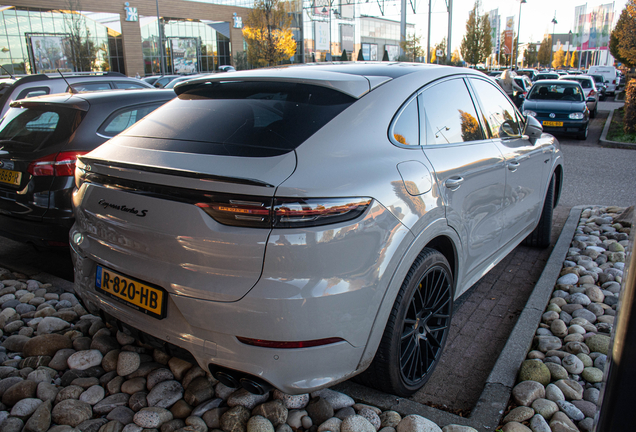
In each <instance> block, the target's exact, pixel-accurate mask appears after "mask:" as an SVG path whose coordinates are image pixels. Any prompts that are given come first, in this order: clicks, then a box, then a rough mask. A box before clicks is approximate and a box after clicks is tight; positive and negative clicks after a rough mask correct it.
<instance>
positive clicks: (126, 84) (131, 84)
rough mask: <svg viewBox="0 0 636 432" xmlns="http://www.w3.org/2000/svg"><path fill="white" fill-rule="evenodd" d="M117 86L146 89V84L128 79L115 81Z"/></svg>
mask: <svg viewBox="0 0 636 432" xmlns="http://www.w3.org/2000/svg"><path fill="white" fill-rule="evenodd" d="M115 87H116V88H118V89H145V88H148V87H146V86H145V85H141V84H138V83H134V82H127V81H115Z"/></svg>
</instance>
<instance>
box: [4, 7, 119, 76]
mask: <svg viewBox="0 0 636 432" xmlns="http://www.w3.org/2000/svg"><path fill="white" fill-rule="evenodd" d="M74 29H79V32H80V34H81V36H82V38H83V40H84V41H87V42H88V44H90V46H92V47H93V50H92V51H93V52H94V53H95V55H94V57H91V58H86V55H85V53H86V50H85V49H80V48H81V47H80V48H78V47H77V46H76V44H74V43H73V41H72V35H73V34H74ZM75 33H76V32H75ZM86 64H91V66H92V68H91V69H92V70H97V71H116V72H125V71H123V49H122V43H121V33H118V32H116V31H114V30H112V29H110V28H108V27H106V26H105V25H103V24H100V23H99V22H97V21H95V20H93V19H90V18H88V17H86V16H84V15H82V14H81V13H77V12H75V13H69V12H67V13H65V12H61V11H51V10H43V9H39V8H31V7H24V8H20V7H15V6H0V65H2V67H3V68H4V69H5V70H4V71H3V73H7V72H10V73H12V74H26V73H40V72H54V71H55V70H56V69H58V68H59V69H60V70H62V71H73V70H78V69H79V68H80V66H81V65H86Z"/></svg>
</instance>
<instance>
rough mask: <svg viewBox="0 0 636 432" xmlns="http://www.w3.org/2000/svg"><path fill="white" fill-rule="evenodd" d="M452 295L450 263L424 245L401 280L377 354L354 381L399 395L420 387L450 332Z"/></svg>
mask: <svg viewBox="0 0 636 432" xmlns="http://www.w3.org/2000/svg"><path fill="white" fill-rule="evenodd" d="M453 293H454V289H453V276H452V273H451V270H450V266H449V265H448V261H446V258H444V255H442V254H441V253H439V252H438V251H436V250H433V249H428V248H426V249H424V250H423V251H422V252H420V254H419V255H418V257H417V259H416V260H415V262H414V263H413V265H412V266H411V269H410V270H409V272H408V274H407V276H406V278H405V279H404V282H403V283H402V287H401V288H400V292H399V293H398V295H397V298H396V300H395V303H394V304H393V309H392V310H391V315H390V316H389V319H388V322H387V324H386V327H385V329H384V334H383V336H382V341H381V342H380V346H379V347H378V351H377V352H376V354H375V358H374V359H373V362H372V363H371V365H370V366H369V368H368V369H367V370H366V371H365V372H363V373H362V374H361V375H360V376H359V378H358V381H359V382H361V383H362V384H364V385H367V386H369V387H374V388H376V389H378V390H381V391H384V392H385V393H390V394H394V395H398V396H403V397H407V396H410V395H412V394H413V393H415V392H416V391H418V390H419V389H420V388H422V387H423V386H424V384H426V381H428V379H429V378H430V376H431V374H432V372H433V369H434V368H435V366H436V365H437V363H438V362H439V359H440V357H441V356H442V351H443V348H444V345H445V344H446V339H447V337H448V333H449V332H450V322H451V316H452V313H453Z"/></svg>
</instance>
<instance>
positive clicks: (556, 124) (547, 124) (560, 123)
mask: <svg viewBox="0 0 636 432" xmlns="http://www.w3.org/2000/svg"><path fill="white" fill-rule="evenodd" d="M543 126H563V122H553V121H544V122H543Z"/></svg>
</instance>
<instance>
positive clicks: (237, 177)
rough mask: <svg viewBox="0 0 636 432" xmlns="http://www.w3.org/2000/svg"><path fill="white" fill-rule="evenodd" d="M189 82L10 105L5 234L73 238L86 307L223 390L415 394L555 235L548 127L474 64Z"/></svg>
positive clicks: (297, 69)
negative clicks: (486, 294) (488, 288)
mask: <svg viewBox="0 0 636 432" xmlns="http://www.w3.org/2000/svg"><path fill="white" fill-rule="evenodd" d="M189 78H190V79H189V80H187V82H183V83H179V84H178V85H176V86H175V88H174V90H144V91H130V90H128V91H111V92H93V93H78V94H58V95H51V96H41V97H34V98H28V99H20V100H15V101H13V102H11V104H10V108H9V109H8V111H7V114H6V115H5V117H4V118H3V119H2V121H1V122H0V164H1V165H0V198H1V199H0V233H1V234H3V235H5V236H8V237H14V238H18V239H20V240H23V241H30V242H33V243H35V244H41V245H48V246H51V245H62V244H64V243H65V239H70V245H71V254H72V257H73V262H74V266H75V284H76V285H75V287H76V292H77V294H78V295H79V296H80V297H81V298H82V300H83V303H84V305H85V306H86V308H87V309H88V310H89V311H90V312H91V313H94V314H100V315H101V316H102V317H104V319H106V320H107V321H112V322H113V323H115V324H116V325H118V327H119V328H122V329H127V331H130V332H131V333H132V334H134V335H137V336H138V337H139V338H141V339H142V340H143V341H144V342H145V343H148V344H150V345H152V346H156V347H160V348H166V347H167V348H168V349H169V350H170V352H172V353H173V354H174V355H178V356H181V357H184V358H188V359H189V360H191V361H196V362H197V363H198V364H199V365H200V366H201V367H202V368H205V369H207V370H209V371H210V372H211V373H212V374H213V375H214V376H215V377H216V378H217V379H219V380H220V381H221V382H223V383H224V384H226V385H228V386H232V387H238V386H241V387H243V388H245V389H247V390H249V391H251V392H253V393H265V392H266V391H267V390H268V389H269V388H271V387H276V388H278V389H281V390H283V391H285V392H287V393H290V394H299V393H307V392H310V391H313V390H316V389H320V388H323V387H327V386H330V385H333V384H335V383H337V382H340V381H343V380H346V379H348V378H350V377H353V376H358V378H359V379H360V380H361V381H362V382H363V383H366V384H368V385H370V386H373V387H376V388H378V389H380V390H383V391H385V392H389V393H392V394H396V395H400V396H408V395H410V394H412V393H414V392H415V391H417V390H418V389H420V388H421V387H422V386H423V385H424V384H425V383H426V381H427V380H428V379H429V378H430V376H431V374H432V372H433V370H434V368H435V366H436V364H437V363H438V362H439V359H440V357H441V355H442V352H443V348H444V345H445V342H446V339H447V337H448V334H449V331H450V327H451V319H452V313H453V302H454V300H455V299H456V298H458V297H459V296H460V295H462V294H463V293H464V292H465V291H466V290H467V289H468V288H470V287H471V286H472V285H473V284H474V283H475V282H476V281H478V280H479V279H480V278H481V277H482V276H483V275H484V274H486V273H487V272H488V270H489V269H491V268H493V267H494V265H496V264H497V263H498V262H499V261H501V260H502V259H503V258H504V257H505V256H506V255H507V254H508V253H509V252H510V251H511V250H512V249H514V248H515V247H516V246H517V245H519V244H520V243H522V242H524V243H525V244H528V245H531V246H537V247H547V246H548V245H549V244H550V238H551V226H552V210H553V208H554V206H556V205H557V203H558V201H559V196H560V191H561V186H562V184H563V156H562V154H561V151H560V149H559V143H558V141H557V140H556V139H555V138H554V137H553V136H551V135H549V134H546V133H543V127H544V126H545V127H546V129H547V128H549V127H552V126H554V125H552V124H548V123H546V122H545V121H543V117H542V113H543V111H542V110H541V109H540V107H537V108H536V109H535V112H534V113H530V112H529V108H528V111H527V114H530V115H522V114H521V112H520V111H519V110H517V108H516V107H515V106H514V104H513V103H512V102H511V101H510V100H509V99H508V98H507V96H506V95H505V93H504V92H503V91H502V89H501V88H500V87H499V86H497V85H496V84H495V83H494V82H493V81H492V80H491V79H489V78H487V77H485V76H484V75H483V74H481V73H479V72H475V71H472V70H469V69H462V68H452V67H445V66H428V65H427V66H424V65H421V64H404V63H382V64H377V63H374V64H364V63H352V64H324V65H312V66H294V67H284V68H274V69H259V70H252V71H243V72H236V73H233V74H232V76H231V79H228V77H227V76H223V75H218V74H216V75H207V76H202V77H198V78H196V77H189ZM193 78H194V79H193ZM518 78H519V80H521V84H522V85H523V86H528V89H530V87H529V85H530V83H529V79H528V78H526V77H518ZM541 83H543V81H540V82H537V83H535V85H534V86H533V87H532V89H531V90H530V94H529V97H528V100H526V101H525V102H524V108H525V107H526V103H528V102H529V101H532V100H534V98H533V92H534V91H535V87H537V86H538V85H539V84H541ZM553 83H554V84H553V85H552V86H549V87H546V90H547V96H546V97H545V98H544V97H543V96H544V93H545V92H544V91H543V90H539V91H538V93H537V94H538V95H539V96H540V97H539V99H540V100H541V101H545V102H547V101H548V100H551V99H552V96H554V99H555V100H556V99H557V98H559V99H562V100H569V99H566V98H567V97H569V91H568V90H567V89H568V88H572V94H573V95H575V96H576V97H578V98H580V99H581V101H582V102H581V103H582V105H583V107H584V110H587V107H585V100H584V99H583V91H582V88H581V84H580V83H578V82H574V81H566V80H558V81H554V82H553ZM577 101H578V99H576V100H575V99H572V100H571V103H572V104H574V103H577ZM535 117H536V118H535ZM540 121H543V124H544V126H542V124H541V123H540ZM100 144H101V145H100ZM71 201H72V208H73V210H72V212H71ZM73 221H74V223H73ZM71 223H73V225H72V226H70V224H71ZM69 227H70V231H69Z"/></svg>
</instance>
